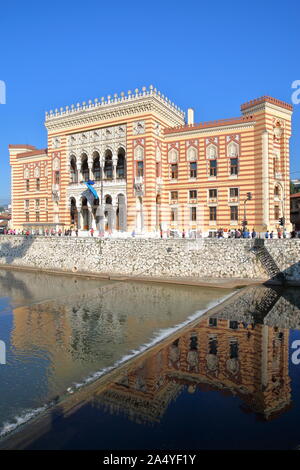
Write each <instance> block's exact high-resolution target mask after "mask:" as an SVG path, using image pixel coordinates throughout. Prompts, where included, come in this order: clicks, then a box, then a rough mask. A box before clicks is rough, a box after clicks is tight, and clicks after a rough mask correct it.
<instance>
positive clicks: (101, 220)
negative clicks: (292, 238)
mask: <svg viewBox="0 0 300 470" xmlns="http://www.w3.org/2000/svg"><path fill="white" fill-rule="evenodd" d="M96 217H99V232H100V234H101V235H102V234H103V233H104V207H103V169H102V168H101V186H100V204H99V206H98V208H97V211H96Z"/></svg>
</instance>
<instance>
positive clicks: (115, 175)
mask: <svg viewBox="0 0 300 470" xmlns="http://www.w3.org/2000/svg"><path fill="white" fill-rule="evenodd" d="M112 164H113V180H114V181H116V179H117V164H118V155H117V154H115V153H114V154H113V156H112Z"/></svg>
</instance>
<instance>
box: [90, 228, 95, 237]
mask: <svg viewBox="0 0 300 470" xmlns="http://www.w3.org/2000/svg"><path fill="white" fill-rule="evenodd" d="M90 234H91V237H93V236H94V229H93V227H92V228H91V230H90Z"/></svg>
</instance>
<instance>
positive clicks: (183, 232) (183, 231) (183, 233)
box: [182, 229, 185, 238]
mask: <svg viewBox="0 0 300 470" xmlns="http://www.w3.org/2000/svg"><path fill="white" fill-rule="evenodd" d="M182 238H185V230H184V229H183V230H182Z"/></svg>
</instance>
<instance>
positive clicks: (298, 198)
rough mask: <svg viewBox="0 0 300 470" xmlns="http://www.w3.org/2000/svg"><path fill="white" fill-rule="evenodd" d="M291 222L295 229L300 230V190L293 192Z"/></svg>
mask: <svg viewBox="0 0 300 470" xmlns="http://www.w3.org/2000/svg"><path fill="white" fill-rule="evenodd" d="M291 223H292V225H293V228H294V229H295V230H300V192H299V193H294V194H291Z"/></svg>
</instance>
